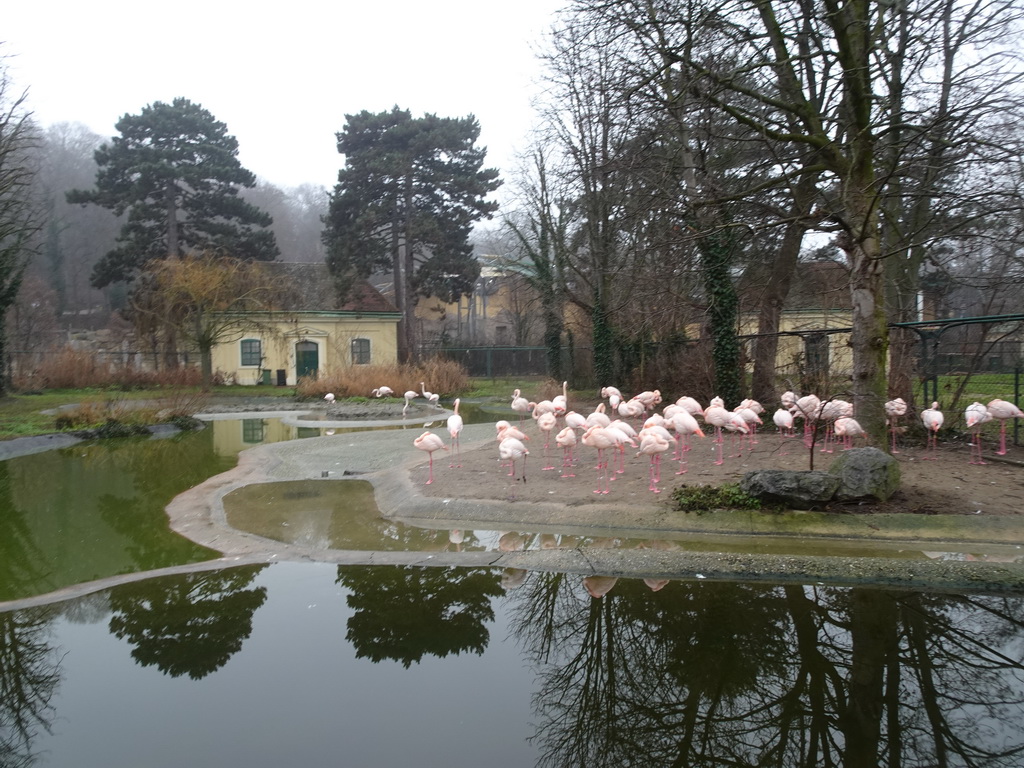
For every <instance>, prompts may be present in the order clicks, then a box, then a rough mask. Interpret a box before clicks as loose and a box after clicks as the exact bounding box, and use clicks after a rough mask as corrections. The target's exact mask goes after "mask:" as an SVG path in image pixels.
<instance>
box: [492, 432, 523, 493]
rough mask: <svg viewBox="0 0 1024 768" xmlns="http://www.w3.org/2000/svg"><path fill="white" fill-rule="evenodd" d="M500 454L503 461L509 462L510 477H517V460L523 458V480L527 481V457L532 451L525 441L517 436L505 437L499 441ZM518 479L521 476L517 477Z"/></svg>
mask: <svg viewBox="0 0 1024 768" xmlns="http://www.w3.org/2000/svg"><path fill="white" fill-rule="evenodd" d="M498 455H499V456H501V458H502V460H503V461H507V462H508V463H509V471H508V476H509V477H515V474H516V462H517V461H518V460H519V459H522V460H523V477H522V480H523V482H524V483H525V482H526V457H527V456H529V455H530V452H529V451H528V450H526V446H525V445H523V441H522V440H520V439H518V438H515V437H506V438H503V439H502V441H501V442H500V443H498ZM516 479H517V480H518V479H519V478H516Z"/></svg>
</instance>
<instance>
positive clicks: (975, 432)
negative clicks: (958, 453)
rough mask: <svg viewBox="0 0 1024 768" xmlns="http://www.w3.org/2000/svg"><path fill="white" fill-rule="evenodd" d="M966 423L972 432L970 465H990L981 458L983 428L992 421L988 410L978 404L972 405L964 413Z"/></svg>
mask: <svg viewBox="0 0 1024 768" xmlns="http://www.w3.org/2000/svg"><path fill="white" fill-rule="evenodd" d="M964 421H965V422H966V424H967V429H969V430H970V431H971V443H970V446H971V460H970V461H968V462H967V463H968V464H988V462H987V461H985V460H984V459H983V458H982V457H981V427H982V425H983V424H984V423H985V422H986V421H992V414H991V413H989V412H988V408H986V407H985V406H984V405H982V404H981V403H978V402H974V403H971V404H970V405H968V406H967V409H966V410H965V411H964Z"/></svg>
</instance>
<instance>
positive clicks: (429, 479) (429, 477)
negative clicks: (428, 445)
mask: <svg viewBox="0 0 1024 768" xmlns="http://www.w3.org/2000/svg"><path fill="white" fill-rule="evenodd" d="M427 455H428V456H429V457H430V470H429V473H428V475H427V482H426V485H430V484H431V483H432V482H434V452H433V451H431V452H430V453H429V454H427Z"/></svg>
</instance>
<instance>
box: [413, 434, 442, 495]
mask: <svg viewBox="0 0 1024 768" xmlns="http://www.w3.org/2000/svg"><path fill="white" fill-rule="evenodd" d="M412 444H413V445H414V446H416V447H417V448H419V449H420V450H421V451H426V452H427V455H428V456H429V457H430V471H429V475H428V476H427V482H426V485H430V484H431V483H432V482H434V451H438V450H442V449H443V450H446V451H447V450H448V446H447V445H445V444H444V440H442V439H441V438H440V437H438V436H437V435H435V434H434V433H433V432H424V433H423V434H422V435H420V436H419V437H417V438H416V439H415V440H413V441H412Z"/></svg>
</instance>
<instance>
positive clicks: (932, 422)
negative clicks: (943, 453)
mask: <svg viewBox="0 0 1024 768" xmlns="http://www.w3.org/2000/svg"><path fill="white" fill-rule="evenodd" d="M921 421H922V422H923V423H924V428H925V429H927V430H928V448H927V452H926V454H925V455H924V456H923V457H922V459H923V460H932V461H934V460H935V458H936V457H935V449H936V447H937V446H938V442H939V430H940V429H942V422H943V421H945V417H944V416H943V415H942V411H940V410H939V404H938V403H937V402H936V403H932V407H931V408H925V409H924V410H923V411H921Z"/></svg>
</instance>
